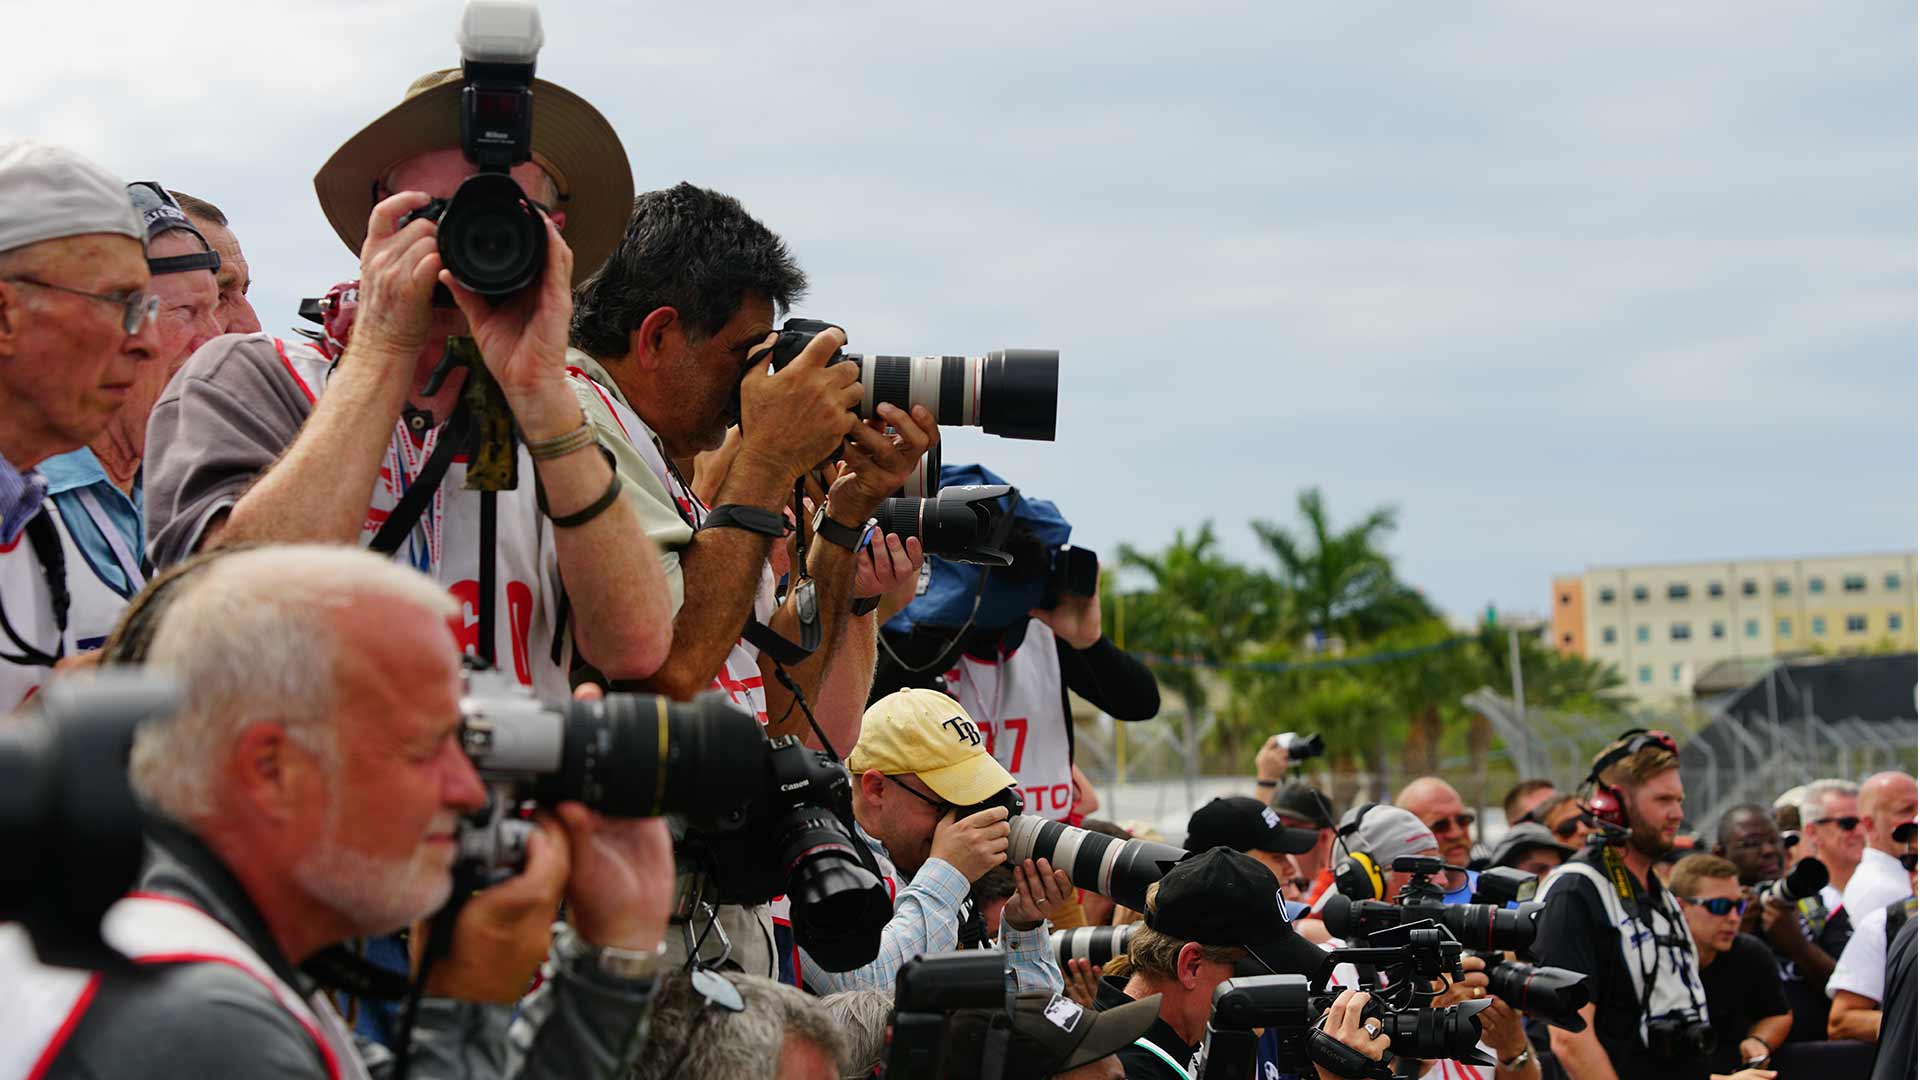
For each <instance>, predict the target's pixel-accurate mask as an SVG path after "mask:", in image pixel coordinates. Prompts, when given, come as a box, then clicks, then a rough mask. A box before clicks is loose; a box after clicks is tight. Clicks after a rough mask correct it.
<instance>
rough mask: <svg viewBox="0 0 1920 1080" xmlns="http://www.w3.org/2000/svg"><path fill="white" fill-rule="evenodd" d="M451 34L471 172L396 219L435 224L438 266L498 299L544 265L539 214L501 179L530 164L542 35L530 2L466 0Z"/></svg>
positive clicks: (535, 277) (509, 180) (530, 280)
mask: <svg viewBox="0 0 1920 1080" xmlns="http://www.w3.org/2000/svg"><path fill="white" fill-rule="evenodd" d="M456 40H457V41H458V42H459V44H460V68H461V73H462V74H463V75H464V76H465V77H466V86H465V88H464V89H463V90H462V91H461V94H460V149H461V151H462V152H463V153H465V154H466V157H467V160H468V161H471V162H472V163H473V164H474V165H475V166H476V167H477V168H478V169H479V170H480V171H479V172H477V173H475V174H474V175H472V176H469V177H467V179H466V180H465V181H463V182H462V183H461V184H460V187H459V188H458V189H456V190H455V191H454V193H453V197H452V198H448V199H435V200H433V201H432V202H430V203H428V204H427V205H425V206H423V207H421V208H420V209H418V210H415V211H414V212H412V213H410V214H408V215H407V216H406V217H404V218H402V219H401V221H400V225H401V226H405V225H406V224H407V223H408V222H410V221H413V220H414V219H416V218H426V219H427V220H429V221H434V222H437V223H438V225H439V231H438V233H437V234H436V235H437V238H438V242H439V247H440V261H441V264H442V265H444V266H445V267H446V268H447V269H448V270H449V271H450V272H452V274H453V277H454V280H455V281H458V282H459V283H460V284H461V286H462V287H464V288H466V289H468V290H470V291H472V292H476V293H479V294H480V295H481V296H484V297H487V298H488V299H490V300H500V299H502V298H505V297H507V296H511V295H512V294H514V293H517V292H519V291H520V290H522V289H525V288H527V287H529V286H531V285H533V284H535V283H536V282H538V281H539V279H540V275H541V273H542V271H543V270H544V269H545V267H546V264H547V221H546V215H545V213H544V212H543V210H542V208H541V207H540V206H539V205H538V204H537V203H535V202H534V201H533V200H532V199H531V198H529V197H528V196H527V193H526V192H525V191H523V190H522V189H521V187H520V185H519V184H518V183H517V182H516V181H515V180H514V179H513V177H512V176H511V175H509V174H510V173H511V171H512V169H513V167H514V166H515V165H519V164H521V163H523V162H527V161H532V160H533V69H534V62H535V60H536V59H537V58H538V57H539V54H540V46H541V45H543V44H545V43H546V34H545V32H544V31H542V30H541V27H540V11H539V9H538V8H537V7H535V6H534V4H533V0H467V8H466V11H465V13H464V14H463V15H462V16H461V19H460V32H459V34H458V36H457V38H456ZM436 289H437V287H436Z"/></svg>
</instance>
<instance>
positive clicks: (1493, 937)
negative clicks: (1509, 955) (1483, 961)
mask: <svg viewBox="0 0 1920 1080" xmlns="http://www.w3.org/2000/svg"><path fill="white" fill-rule="evenodd" d="M1393 869H1394V871H1395V872H1396V873H1402V874H1412V875H1413V876H1412V878H1411V879H1409V880H1408V882H1407V884H1406V887H1405V888H1403V889H1401V890H1400V894H1399V896H1398V897H1396V898H1395V902H1394V903H1387V902H1386V901H1383V900H1355V899H1353V898H1351V897H1348V896H1346V895H1344V894H1340V893H1335V894H1333V895H1332V896H1330V897H1328V899H1327V903H1326V906H1325V907H1324V908H1323V909H1322V910H1321V913H1320V916H1321V918H1322V919H1323V920H1325V921H1326V924H1327V929H1328V930H1329V931H1331V932H1332V933H1333V935H1334V936H1335V937H1341V938H1352V937H1356V936H1364V935H1368V934H1373V933H1378V932H1380V931H1382V930H1389V929H1392V928H1394V927H1397V926H1402V925H1405V924H1409V923H1417V922H1429V921H1430V922H1433V923H1436V924H1438V925H1440V926H1443V927H1445V928H1446V929H1447V931H1448V933H1450V934H1452V935H1453V937H1454V940H1456V941H1458V942H1460V943H1461V944H1462V945H1465V946H1466V947H1467V948H1469V949H1510V950H1522V949H1526V948H1528V947H1529V946H1531V945H1532V944H1533V928H1534V920H1535V919H1536V918H1537V917H1538V916H1539V913H1540V906H1541V905H1540V904H1539V903H1537V902H1534V901H1528V902H1527V903H1524V904H1521V905H1520V906H1519V907H1518V908H1507V907H1504V906H1495V905H1493V904H1448V903H1447V902H1446V901H1444V900H1443V899H1441V898H1442V897H1443V896H1444V895H1445V894H1444V893H1443V892H1442V891H1441V889H1440V887H1439V886H1438V885H1435V884H1434V883H1433V877H1434V875H1436V874H1442V873H1445V872H1446V871H1447V870H1448V869H1458V867H1451V868H1450V867H1448V866H1447V864H1446V863H1445V862H1442V861H1441V860H1440V859H1438V858H1436V857H1434V856H1430V855H1402V856H1400V857H1399V858H1397V859H1395V860H1393Z"/></svg>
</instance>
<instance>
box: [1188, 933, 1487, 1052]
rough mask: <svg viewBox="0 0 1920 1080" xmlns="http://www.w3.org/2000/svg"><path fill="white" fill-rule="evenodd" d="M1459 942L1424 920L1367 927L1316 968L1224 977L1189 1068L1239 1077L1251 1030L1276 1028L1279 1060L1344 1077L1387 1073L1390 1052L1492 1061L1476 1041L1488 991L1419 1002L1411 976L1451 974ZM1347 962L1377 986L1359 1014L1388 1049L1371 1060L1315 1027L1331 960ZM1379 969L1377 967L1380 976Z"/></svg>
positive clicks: (1328, 1000)
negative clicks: (1452, 1000)
mask: <svg viewBox="0 0 1920 1080" xmlns="http://www.w3.org/2000/svg"><path fill="white" fill-rule="evenodd" d="M1460 957H1461V948H1460V944H1459V942H1456V941H1451V940H1448V939H1447V937H1446V936H1445V932H1444V931H1442V930H1440V929H1439V928H1437V927H1431V926H1406V927H1393V928H1390V929H1387V930H1384V931H1382V932H1380V933H1378V934H1375V935H1373V936H1372V937H1371V938H1370V939H1369V944H1368V945H1366V946H1362V947H1356V948H1343V949H1335V950H1334V951H1333V952H1332V953H1330V954H1329V955H1328V964H1327V965H1326V966H1325V967H1323V968H1322V969H1321V970H1320V972H1319V973H1318V974H1317V975H1314V976H1313V977H1311V978H1309V977H1307V976H1304V975H1263V976H1258V977H1252V978H1241V977H1236V978H1232V979H1228V980H1227V981H1225V982H1223V983H1221V984H1220V985H1219V986H1218V987H1216V988H1215V989H1214V992H1213V1011H1212V1013H1211V1015H1210V1016H1209V1017H1208V1019H1207V1033H1206V1038H1205V1040H1204V1041H1203V1042H1202V1044H1201V1049H1200V1055H1199V1066H1198V1068H1197V1069H1196V1071H1195V1076H1197V1077H1199V1078H1201V1080H1228V1078H1231V1080H1241V1078H1244V1077H1247V1076H1250V1075H1252V1074H1253V1066H1254V1054H1255V1049H1256V1046H1257V1044H1258V1042H1259V1035H1258V1031H1259V1029H1263V1028H1270V1029H1273V1030H1274V1031H1277V1032H1278V1033H1279V1036H1280V1056H1281V1060H1280V1061H1279V1062H1278V1065H1279V1067H1280V1068H1281V1069H1282V1070H1283V1071H1286V1072H1292V1073H1297V1074H1301V1075H1307V1074H1310V1073H1312V1071H1313V1065H1316V1064H1318V1065H1322V1066H1325V1067H1326V1069H1327V1071H1329V1072H1332V1073H1334V1074H1336V1075H1339V1076H1344V1077H1349V1078H1350V1080H1362V1078H1378V1080H1388V1078H1389V1077H1391V1076H1392V1075H1393V1070H1392V1062H1393V1058H1394V1056H1395V1055H1398V1056H1400V1057H1408V1058H1419V1059H1423V1060H1439V1059H1452V1060H1454V1061H1461V1062H1465V1063H1467V1064H1470V1065H1489V1066H1490V1065H1493V1064H1494V1062H1493V1060H1492V1059H1491V1058H1488V1057H1487V1056H1486V1055H1485V1054H1482V1053H1481V1052H1480V1051H1479V1050H1478V1049H1477V1046H1478V1044H1479V1042H1480V1020H1479V1013H1480V1012H1481V1011H1482V1010H1484V1009H1485V1008H1487V1007H1488V1006H1489V1005H1491V1004H1493V1002H1492V1000H1491V999H1486V998H1483V999H1480V1000H1478V1001H1467V1002H1461V1003H1460V1004H1457V1005H1449V1006H1447V1007H1445V1008H1441V1009H1430V1008H1421V1007H1418V1006H1417V1005H1416V1004H1415V1002H1416V1000H1417V996H1418V994H1419V993H1420V992H1421V991H1420V990H1418V989H1417V988H1416V983H1417V982H1420V981H1430V980H1434V979H1440V978H1459V977H1460V974H1461V969H1460ZM1339 963H1350V964H1352V965H1354V967H1355V969H1356V970H1357V971H1358V972H1359V984H1360V985H1361V986H1365V987H1374V986H1383V988H1382V989H1380V990H1377V991H1370V993H1369V998H1368V1001H1367V1004H1366V1007H1365V1008H1364V1009H1363V1010H1362V1013H1361V1015H1362V1016H1365V1017H1371V1018H1374V1019H1377V1020H1379V1021H1380V1032H1381V1034H1383V1035H1385V1036H1387V1039H1388V1043H1389V1046H1388V1051H1387V1053H1386V1054H1385V1055H1384V1056H1383V1057H1382V1058H1381V1060H1379V1061H1374V1060H1372V1059H1370V1058H1367V1057H1366V1056H1365V1055H1363V1054H1361V1053H1360V1052H1358V1051H1356V1050H1354V1049H1353V1048H1352V1047H1349V1046H1346V1045H1345V1044H1343V1043H1341V1042H1340V1041H1339V1040H1337V1039H1335V1038H1334V1037H1333V1036H1331V1035H1329V1034H1327V1033H1326V1032H1325V1031H1323V1030H1322V1029H1321V1027H1320V1025H1321V1023H1322V1021H1323V1018H1324V1017H1325V1016H1326V1014H1327V1010H1328V1009H1329V1008H1331V1007H1332V1005H1333V1001H1334V999H1335V998H1336V997H1338V996H1339V995H1338V991H1337V990H1333V989H1332V988H1329V987H1328V986H1327V978H1328V976H1329V975H1330V974H1331V972H1332V970H1333V965H1335V964H1339ZM1380 976H1385V980H1386V981H1385V983H1384V985H1383V983H1382V981H1381V978H1380Z"/></svg>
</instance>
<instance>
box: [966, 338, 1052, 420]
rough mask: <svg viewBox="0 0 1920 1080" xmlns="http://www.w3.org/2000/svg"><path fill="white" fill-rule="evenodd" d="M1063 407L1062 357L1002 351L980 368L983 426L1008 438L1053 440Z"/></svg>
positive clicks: (1047, 352) (1032, 351) (1042, 351)
mask: <svg viewBox="0 0 1920 1080" xmlns="http://www.w3.org/2000/svg"><path fill="white" fill-rule="evenodd" d="M1059 406H1060V354H1059V353H1058V352H1056V351H1054V350H1053V349H1001V350H998V351H996V352H990V353H988V354H987V356H986V360H985V361H984V362H983V363H982V364H981V367H980V427H981V429H982V430H984V431H985V432H986V433H987V434H989V435H1000V436H1003V437H1005V438H1009V439H1039V440H1042V441H1044V442H1052V441H1053V432H1054V424H1055V420H1056V418H1057V416H1058V413H1059Z"/></svg>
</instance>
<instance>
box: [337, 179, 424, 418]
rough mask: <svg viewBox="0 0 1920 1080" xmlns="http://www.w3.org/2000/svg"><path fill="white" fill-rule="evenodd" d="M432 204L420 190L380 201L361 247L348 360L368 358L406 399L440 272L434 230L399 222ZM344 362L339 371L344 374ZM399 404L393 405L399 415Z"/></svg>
mask: <svg viewBox="0 0 1920 1080" xmlns="http://www.w3.org/2000/svg"><path fill="white" fill-rule="evenodd" d="M431 201H432V199H431V198H430V197H429V196H428V195H427V194H426V193H425V192H421V191H403V192H401V193H399V194H398V195H390V196H388V197H387V198H385V199H382V200H381V201H380V203H379V205H377V206H375V207H374V208H373V214H372V216H371V217H369V218H368V219H367V241H366V243H365V244H362V245H361V247H360V307H359V310H358V312H356V313H355V315H354V319H353V338H352V340H351V341H350V342H349V343H348V345H347V356H348V357H352V358H354V359H355V360H356V361H358V360H361V359H362V358H370V359H369V362H370V363H372V364H373V365H375V366H377V368H378V369H379V371H378V374H380V375H381V376H384V378H383V380H382V382H383V384H384V385H386V386H388V387H390V388H394V389H397V390H398V392H399V393H400V394H402V395H404V394H405V393H406V391H407V389H408V388H409V387H410V386H411V385H412V382H413V369H414V366H415V362H416V360H417V359H418V358H419V355H420V351H421V350H422V349H423V348H425V347H426V343H427V330H428V328H429V327H430V326H431V325H432V323H433V283H434V281H435V280H436V279H437V277H438V275H439V274H440V273H441V270H440V246H439V245H440V241H439V236H438V234H437V232H436V231H435V230H436V229H437V226H436V225H435V224H434V223H433V222H431V221H429V220H427V219H425V218H419V219H417V220H414V221H409V222H407V224H406V225H405V226H401V225H400V224H399V221H400V219H401V218H403V217H406V216H407V215H408V214H410V213H412V212H414V211H415V210H418V209H420V208H421V207H423V206H425V205H427V203H429V202H431ZM348 366H349V365H347V364H346V363H345V361H343V366H342V369H341V370H342V371H345V370H347V367H348ZM399 407H400V403H399V402H398V401H396V402H395V403H394V411H395V414H396V415H397V414H398V412H399Z"/></svg>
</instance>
